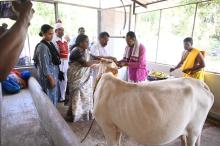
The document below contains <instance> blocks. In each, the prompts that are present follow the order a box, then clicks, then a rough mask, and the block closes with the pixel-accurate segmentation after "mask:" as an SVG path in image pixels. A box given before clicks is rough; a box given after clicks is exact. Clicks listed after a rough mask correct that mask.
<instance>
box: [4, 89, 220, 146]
mask: <svg viewBox="0 0 220 146" xmlns="http://www.w3.org/2000/svg"><path fill="white" fill-rule="evenodd" d="M57 108H58V110H59V111H60V113H61V114H62V115H63V116H65V113H66V110H67V106H63V104H62V103H61V104H59V105H58V107H57ZM1 122H2V123H1V124H2V125H1V130H2V131H1V132H2V135H1V140H2V141H1V146H53V145H54V144H53V141H52V140H51V138H50V137H49V136H48V134H47V132H46V131H45V129H44V128H42V126H41V122H40V119H39V115H38V113H37V110H36V108H35V106H34V103H33V99H32V97H31V95H30V92H29V91H28V90H22V91H21V92H20V93H19V94H16V95H11V96H4V97H3V101H2V121H1ZM90 123H91V121H88V122H76V123H68V124H69V126H70V128H71V129H72V130H73V131H74V133H76V135H77V136H78V138H79V139H82V138H83V137H84V135H85V134H86V132H87V130H88V129H89V126H90ZM201 140H202V141H201V146H220V126H217V125H214V124H210V123H209V122H207V123H206V125H205V127H204V130H203V133H202V138H201ZM122 144H123V146H143V145H141V144H138V143H137V142H135V141H134V140H133V139H131V138H129V137H128V136H126V135H123V138H122ZM81 145H82V146H106V144H105V138H104V136H103V133H102V131H101V129H100V127H99V126H98V125H97V124H96V123H95V124H94V125H93V128H92V130H91V131H90V133H89V135H88V137H87V139H86V140H85V142H84V143H82V144H81ZM165 146H180V140H179V139H177V140H175V141H173V142H172V143H170V144H167V145H165Z"/></svg>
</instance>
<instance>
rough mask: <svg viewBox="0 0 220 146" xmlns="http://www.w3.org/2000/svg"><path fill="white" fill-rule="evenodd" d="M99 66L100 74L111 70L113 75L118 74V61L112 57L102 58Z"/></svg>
mask: <svg viewBox="0 0 220 146" xmlns="http://www.w3.org/2000/svg"><path fill="white" fill-rule="evenodd" d="M97 67H98V70H99V71H98V76H100V75H102V74H103V73H108V72H111V73H112V74H113V75H117V74H118V66H117V65H116V63H115V62H114V61H113V60H111V59H103V58H102V59H101V61H100V63H99V64H98V65H97Z"/></svg>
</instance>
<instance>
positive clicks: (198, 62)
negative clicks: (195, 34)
mask: <svg viewBox="0 0 220 146" xmlns="http://www.w3.org/2000/svg"><path fill="white" fill-rule="evenodd" d="M183 44H184V49H185V51H184V52H183V55H182V58H181V60H180V62H179V63H178V65H177V66H176V67H174V68H171V69H170V72H172V71H174V70H176V69H180V70H181V71H182V72H183V73H184V75H183V76H184V77H192V78H195V79H198V80H202V81H204V67H205V61H204V55H205V53H204V51H200V50H199V49H196V48H194V47H193V39H192V38H190V37H187V38H185V39H184V40H183Z"/></svg>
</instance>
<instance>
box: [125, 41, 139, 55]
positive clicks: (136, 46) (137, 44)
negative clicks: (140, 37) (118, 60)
mask: <svg viewBox="0 0 220 146" xmlns="http://www.w3.org/2000/svg"><path fill="white" fill-rule="evenodd" d="M139 52H140V43H138V41H137V40H136V41H135V44H134V48H133V50H132V53H131V57H132V58H139V54H140V53H139ZM129 55H130V47H129V46H127V47H126V48H125V54H124V58H126V59H128V58H129V57H130V56H129Z"/></svg>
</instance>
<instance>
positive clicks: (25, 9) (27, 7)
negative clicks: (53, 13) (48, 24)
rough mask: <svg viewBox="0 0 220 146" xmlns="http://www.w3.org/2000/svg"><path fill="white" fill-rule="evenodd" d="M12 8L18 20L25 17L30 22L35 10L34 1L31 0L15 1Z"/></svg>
mask: <svg viewBox="0 0 220 146" xmlns="http://www.w3.org/2000/svg"><path fill="white" fill-rule="evenodd" d="M12 9H13V11H14V12H15V14H16V17H17V18H16V19H17V20H19V19H24V18H25V19H26V20H27V21H28V22H30V20H31V18H32V17H33V14H34V10H33V9H32V3H31V1H30V0H26V1H25V2H17V1H13V2H12ZM12 19H15V18H12Z"/></svg>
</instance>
